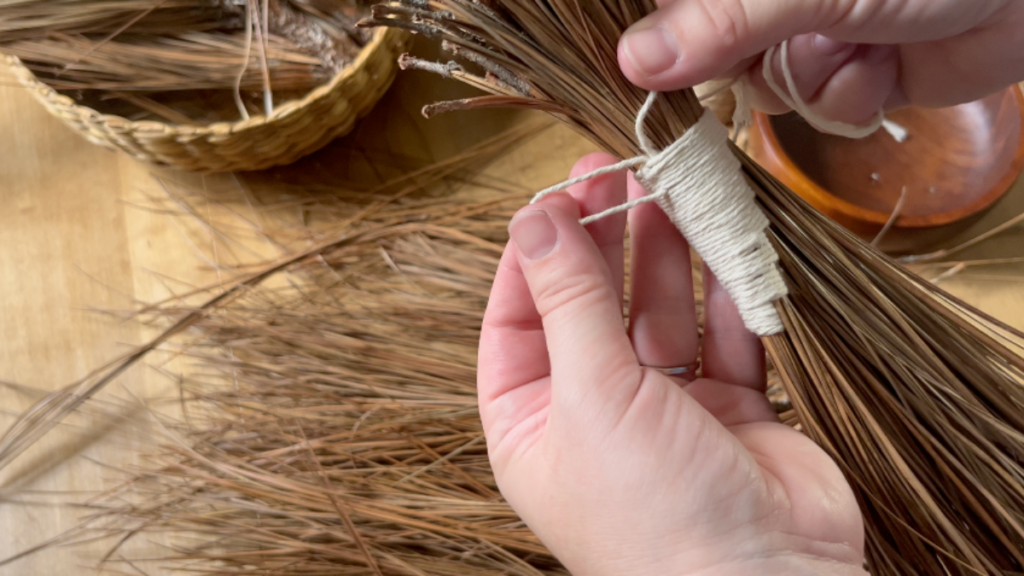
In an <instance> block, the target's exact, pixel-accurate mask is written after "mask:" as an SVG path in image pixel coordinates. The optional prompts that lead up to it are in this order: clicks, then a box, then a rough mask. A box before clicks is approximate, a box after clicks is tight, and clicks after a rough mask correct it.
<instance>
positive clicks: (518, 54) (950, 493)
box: [364, 0, 1024, 575]
mask: <svg viewBox="0 0 1024 576" xmlns="http://www.w3.org/2000/svg"><path fill="white" fill-rule="evenodd" d="M654 9H655V5H654V3H653V1H651V0H619V1H612V0H597V1H587V2H583V1H580V0H496V1H487V2H484V1H474V0H400V1H393V2H388V3H385V4H382V5H378V6H375V7H374V12H373V13H374V17H373V18H372V19H370V20H368V21H366V22H364V25H366V26H392V27H399V28H404V29H409V30H413V31H415V32H417V33H420V34H422V35H425V36H427V37H431V38H435V39H439V40H441V41H442V43H443V46H444V47H445V48H446V49H448V50H449V51H450V52H451V53H453V54H454V55H455V56H456V57H459V58H460V59H461V61H462V63H461V64H460V63H456V62H451V63H447V64H441V63H432V62H423V61H419V60H416V59H414V58H408V57H407V58H405V59H404V62H403V65H404V66H405V67H407V68H420V69H426V70H431V71H434V72H438V73H441V74H443V75H445V76H448V77H451V78H455V79H457V80H460V81H462V82H465V83H467V84H469V85H472V86H475V87H477V88H480V89H482V90H484V91H486V92H488V93H489V95H485V96H480V97H475V98H469V99H465V100H460V101H453V102H442V103H438V104H433V105H429V106H427V107H426V108H425V109H424V113H425V114H427V115H430V114H434V113H438V112H444V111H450V110H458V109H480V108H491V107H511V108H523V109H532V110H542V111H545V112H548V113H551V114H553V115H554V116H555V117H557V118H559V119H560V120H562V121H563V122H565V123H566V124H568V125H569V126H571V127H572V128H574V129H576V130H578V131H579V132H581V133H582V134H584V135H585V136H587V137H588V138H590V139H591V140H593V141H594V142H595V143H597V144H598V145H599V146H601V147H602V148H604V149H605V150H607V151H609V152H611V153H614V154H617V155H619V156H620V157H623V158H636V157H640V156H644V155H645V154H646V152H645V148H647V146H645V145H644V144H645V143H644V142H642V141H641V137H642V136H643V132H645V133H646V135H647V137H648V138H650V140H651V142H652V143H653V144H654V146H655V147H656V148H658V149H665V148H666V147H669V146H670V145H672V144H673V142H675V141H676V140H677V139H679V138H680V137H682V136H683V135H684V134H685V133H686V132H687V131H688V130H690V129H691V128H692V127H694V126H695V125H697V124H698V121H699V120H700V119H701V117H702V112H703V111H702V109H701V106H700V104H699V102H698V100H697V98H696V96H695V95H694V93H693V91H692V90H685V91H680V92H675V93H668V94H663V95H661V96H660V97H659V98H658V100H657V101H655V103H654V106H653V108H651V109H650V112H649V114H648V115H647V116H646V122H645V123H644V124H645V125H644V126H643V131H642V132H641V133H640V134H639V135H638V133H637V130H636V129H635V127H634V122H635V121H636V120H637V117H638V115H641V109H642V107H643V105H644V103H645V102H646V101H647V97H648V94H647V93H645V92H643V91H641V90H640V89H638V88H636V87H635V86H633V85H631V84H630V83H629V82H628V81H627V80H626V79H625V78H624V77H623V76H622V75H621V74H620V72H619V69H618V64H617V60H616V44H617V41H618V39H619V37H620V36H621V34H622V33H623V32H624V31H625V30H626V28H628V27H629V26H630V25H631V24H632V23H634V22H636V21H637V20H639V19H640V18H641V17H643V16H644V15H646V14H648V13H650V12H651V11H653V10H654ZM731 152H732V154H733V155H734V157H735V158H736V159H737V160H738V161H739V163H740V165H741V166H742V175H743V177H744V178H745V179H746V181H747V182H748V183H749V184H750V185H751V187H752V188H753V190H754V193H755V195H756V203H757V206H758V207H759V208H760V210H761V211H762V212H763V213H764V214H765V215H766V217H767V219H768V222H769V223H770V224H769V226H768V227H767V232H766V233H767V237H768V240H769V242H770V245H771V247H772V248H773V249H774V251H775V252H776V253H777V256H778V267H779V269H780V270H781V274H782V276H783V278H784V279H785V284H786V291H787V294H786V295H785V296H782V297H781V298H778V299H777V300H775V303H774V307H775V311H776V312H777V314H778V316H779V318H780V320H781V324H782V326H784V331H781V332H778V333H772V334H768V335H765V336H764V337H763V338H762V340H763V342H764V345H765V348H766V349H767V351H768V353H769V355H770V357H771V359H772V361H773V362H774V365H775V366H776V368H777V370H778V372H779V375H780V377H781V379H782V381H783V383H784V385H785V388H786V391H787V393H788V395H789V397H790V398H791V400H792V402H793V406H794V408H795V410H796V413H797V416H798V419H799V421H800V424H801V426H802V429H803V430H804V431H805V432H806V433H807V434H809V435H810V436H811V437H812V438H813V439H815V440H816V441H817V442H818V443H820V444H821V445H822V446H823V447H824V448H825V449H826V450H827V451H828V452H829V453H830V454H831V455H832V456H833V457H834V458H835V459H836V460H837V461H838V462H839V464H840V466H841V467H842V468H843V470H844V472H845V474H846V475H847V477H848V479H849V481H850V482H851V484H852V485H853V486H854V489H855V491H856V493H857V496H858V499H859V502H860V505H861V508H862V510H863V513H864V515H865V520H866V525H867V531H868V534H867V557H868V564H869V567H870V569H871V571H872V572H873V573H874V574H879V575H882V574H884V575H911V574H953V575H968V574H1013V573H1019V572H1021V571H1024V463H1022V460H1021V459H1022V456H1024V387H1022V379H1024V359H1022V357H1021V355H1020V353H1021V345H1020V343H1021V340H1020V339H1021V337H1022V334H1020V333H1018V332H1015V331H1013V330H1012V329H1010V328H1009V327H1007V326H1005V325H1004V324H1002V323H1000V322H998V321H997V320H995V319H993V318H991V317H988V316H986V315H984V314H983V313H981V312H980V311H978V310H975V309H973V308H972V307H970V306H969V305H967V304H965V303H964V302H961V301H959V300H957V299H955V298H954V297H952V296H950V295H949V294H946V293H945V292H943V291H942V290H940V289H938V288H936V287H935V286H933V285H930V284H929V283H927V282H925V281H924V280H922V279H920V278H918V277H916V276H915V275H913V274H911V273H910V272H908V271H907V270H905V269H904V268H902V267H901V266H899V265H898V264H897V263H896V262H894V261H893V260H891V259H890V258H888V257H886V256H885V255H883V254H881V253H880V252H878V251H877V250H875V249H873V248H871V247H870V246H868V245H867V244H865V243H864V242H863V241H861V240H859V239H858V238H856V237H854V236H853V235H852V234H850V233H848V232H847V231H846V230H844V229H843V228H841V227H840V226H838V225H837V224H835V223H833V222H832V221H830V220H828V219H827V218H825V217H824V216H822V215H821V214H819V213H817V212H816V211H814V210H813V209H812V208H811V207H809V206H808V205H807V204H806V203H804V202H803V201H802V200H801V199H799V198H798V197H797V196H796V195H795V194H794V193H793V192H791V191H790V190H788V189H786V188H785V187H784V186H782V185H781V184H780V183H779V182H778V181H777V180H776V179H774V178H773V177H772V176H771V175H770V174H768V173H767V172H766V171H764V170H763V169H762V168H760V167H759V166H757V165H756V164H755V163H754V162H752V161H751V160H750V159H749V158H748V157H747V156H746V155H745V154H743V153H742V151H740V150H739V149H738V148H736V147H735V146H732V147H731ZM698 250H699V248H698Z"/></svg>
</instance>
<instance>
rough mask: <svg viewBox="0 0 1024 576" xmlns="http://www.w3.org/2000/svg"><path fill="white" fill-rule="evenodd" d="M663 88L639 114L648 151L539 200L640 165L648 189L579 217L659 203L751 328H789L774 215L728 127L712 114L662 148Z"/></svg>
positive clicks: (597, 216)
mask: <svg viewBox="0 0 1024 576" xmlns="http://www.w3.org/2000/svg"><path fill="white" fill-rule="evenodd" d="M657 96H658V94H657V93H656V92H651V93H650V95H648V97H647V101H646V102H645V103H644V106H643V107H642V108H641V109H640V112H639V113H638V114H637V123H636V126H637V140H638V141H639V143H640V147H641V148H642V149H643V150H644V152H645V155H644V156H639V157H637V158H631V159H629V160H624V161H622V162H620V163H618V164H615V165H613V166H608V167H606V168H602V169H600V170H595V171H594V172H591V173H589V174H585V175H583V176H578V177H576V178H573V179H571V180H568V181H566V182H563V183H561V184H558V185H555V186H552V187H550V188H548V189H546V190H544V191H542V192H540V193H539V194H537V196H535V197H534V201H537V200H539V199H540V198H543V197H544V196H546V195H547V194H550V193H552V192H555V191H558V190H563V189H565V188H568V187H569V186H572V185H574V184H578V183H580V182H583V181H585V180H589V179H591V178H595V177H597V176H600V175H602V174H608V173H609V172H615V171H618V170H623V169H625V168H630V167H635V166H638V165H640V164H642V167H641V168H640V169H639V170H637V173H636V178H637V181H638V182H639V183H640V184H641V185H642V186H643V187H644V189H645V190H647V192H648V194H647V195H646V196H643V197H641V198H637V199H635V200H631V201H629V202H626V203H624V204H620V205H618V206H614V207H612V208H609V209H607V210H605V211H603V212H600V213H598V214H592V215H590V216H588V217H586V218H583V219H582V220H580V223H581V224H583V225H587V224H590V223H591V222H595V221H597V220H600V219H602V218H605V217H608V216H611V215H613V214H618V213H621V212H625V211H627V210H629V209H631V208H633V207H635V206H639V205H640V204H643V203H645V202H657V203H658V205H659V206H660V207H661V208H662V210H663V211H664V212H665V213H666V214H667V215H668V217H669V219H670V220H671V221H672V223H673V224H675V226H676V228H678V229H679V231H680V232H682V234H683V236H684V237H685V238H686V239H687V241H688V242H689V243H690V246H692V247H693V249H694V250H696V251H697V253H698V254H700V256H701V258H702V259H703V260H704V263H705V264H706V265H707V266H708V268H710V269H711V271H712V273H714V275H715V277H716V278H717V279H718V281H719V282H720V283H721V284H722V286H723V287H724V288H725V290H726V291H727V292H728V293H729V295H730V296H731V297H732V300H733V302H734V303H735V304H736V308H737V309H738V310H739V313H740V316H741V317H742V318H743V323H744V324H745V325H746V327H747V329H748V330H750V331H751V332H753V333H755V334H757V335H758V336H767V335H769V334H775V333H778V332H781V331H782V330H783V325H782V320H781V319H780V318H779V314H778V312H777V311H776V309H775V305H774V302H775V300H778V299H779V298H782V297H783V296H785V295H786V292H787V289H786V283H785V281H784V280H783V278H782V274H781V273H780V272H779V269H778V267H777V266H776V263H777V262H778V259H779V257H778V254H777V253H776V252H775V249H774V248H773V247H772V245H771V243H769V241H768V237H767V236H766V234H765V229H766V228H767V227H768V224H769V222H768V218H767V217H766V216H765V215H764V213H763V212H762V211H761V209H760V208H759V207H758V206H757V202H756V200H755V198H756V197H755V194H754V191H753V189H752V188H751V187H750V184H748V183H747V180H746V178H745V177H744V176H743V172H742V170H741V166H740V163H739V161H738V160H737V159H736V157H735V156H734V155H733V153H732V150H731V149H730V147H729V133H728V131H727V130H726V128H725V126H723V125H722V123H721V122H719V121H718V119H717V118H716V117H715V115H714V113H713V112H711V111H710V110H707V109H705V110H704V113H703V114H702V115H701V118H700V120H699V121H698V122H697V124H695V125H694V126H692V127H691V128H690V129H689V130H687V131H686V132H685V133H684V134H683V135H682V137H680V138H679V139H678V140H676V141H675V142H674V143H672V144H671V145H670V146H668V147H667V148H665V149H664V150H661V151H657V150H656V149H655V148H654V145H653V143H652V142H651V141H650V139H649V138H648V137H647V134H646V130H644V123H645V121H646V119H647V114H648V113H649V112H650V111H651V108H652V107H653V106H654V102H655V100H656V99H657Z"/></svg>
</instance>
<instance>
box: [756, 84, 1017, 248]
mask: <svg viewBox="0 0 1024 576" xmlns="http://www.w3.org/2000/svg"><path fill="white" fill-rule="evenodd" d="M889 119H890V120H892V121H893V122H896V123H897V124H899V125H900V126H902V127H903V128H905V129H906V130H907V133H908V136H907V138H906V139H905V140H904V141H903V142H898V141H897V140H896V139H895V138H893V137H892V136H891V135H890V134H889V133H887V132H886V131H884V130H879V131H878V132H876V133H875V134H873V135H871V136H869V137H867V138H864V139H860V140H853V139H849V138H843V137H839V136H832V135H828V134H823V133H821V132H818V131H817V130H815V129H814V128H813V127H811V126H810V125H809V124H807V122H805V121H804V120H803V119H801V118H800V117H799V116H796V115H793V114H788V115H783V116H774V117H770V116H767V115H764V114H756V115H755V118H754V125H753V126H752V127H751V130H750V152H751V155H752V156H753V157H754V159H755V160H757V161H758V162H759V163H760V164H761V165H762V166H764V167H765V168H766V169H768V170H769V171H770V172H771V173H772V174H773V175H775V177H777V178H779V179H780V180H781V181H782V182H783V183H785V184H786V185H787V186H789V187H790V188H791V189H792V190H793V191H794V192H796V193H798V194H799V195H800V196H802V197H803V198H804V199H805V200H807V201H808V202H810V203H811V204H812V205H814V206H815V207H816V208H818V209H819V210H821V211H822V212H824V213H825V214H827V215H829V216H830V217H832V218H833V219H835V220H836V221H838V222H840V223H841V224H843V225H844V226H846V227H847V228H850V229H851V230H853V231H854V232H857V233H861V234H864V235H870V234H872V233H874V232H877V231H878V230H879V229H881V227H882V226H883V225H884V224H885V223H886V222H887V221H888V220H889V218H890V217H891V215H892V213H893V210H894V208H895V207H896V203H897V201H898V200H899V198H900V194H901V190H902V189H903V187H904V186H905V187H906V188H907V197H906V200H905V201H904V204H903V206H902V208H901V209H900V211H899V214H898V218H897V219H896V221H895V222H894V226H893V228H894V229H899V228H902V229H923V228H934V227H939V226H946V225H950V224H953V223H956V222H959V221H961V220H964V219H966V218H969V217H971V216H974V215H976V214H979V213H980V212H982V211H984V210H985V209H986V208H989V207H990V206H992V204H993V203H995V202H996V201H997V200H998V199H999V198H1001V197H1002V196H1003V195H1004V194H1006V192H1007V191H1008V190H1009V189H1010V187H1011V185H1012V184H1013V183H1014V181H1015V180H1016V179H1017V176H1018V175H1019V174H1020V172H1021V169H1022V168H1024V95H1022V94H1021V90H1020V88H1019V87H1016V86H1014V87H1013V88H1011V89H1008V90H1005V91H1003V92H999V93H997V94H994V95H992V96H989V97H987V98H984V99H982V100H978V101H976V102H971V103H968V104H963V105H960V106H956V107H952V108H943V109H916V108H912V109H906V110H900V111H897V112H893V113H892V114H890V115H889Z"/></svg>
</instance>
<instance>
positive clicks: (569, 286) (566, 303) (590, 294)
mask: <svg viewBox="0 0 1024 576" xmlns="http://www.w3.org/2000/svg"><path fill="white" fill-rule="evenodd" d="M614 297H615V292H614V290H613V289H612V287H611V283H610V282H608V281H607V280H606V279H604V278H600V277H597V276H596V275H594V274H585V275H579V276H575V275H570V274H565V275H559V277H557V278H556V279H554V280H553V281H552V282H550V283H548V284H547V285H546V286H544V287H543V288H541V290H540V291H539V292H538V294H537V299H536V300H537V312H539V313H540V315H541V316H543V317H546V316H549V315H550V314H552V313H554V312H556V311H560V310H586V309H589V308H592V307H594V306H596V305H598V304H599V303H601V302H602V301H606V300H607V299H609V298H614Z"/></svg>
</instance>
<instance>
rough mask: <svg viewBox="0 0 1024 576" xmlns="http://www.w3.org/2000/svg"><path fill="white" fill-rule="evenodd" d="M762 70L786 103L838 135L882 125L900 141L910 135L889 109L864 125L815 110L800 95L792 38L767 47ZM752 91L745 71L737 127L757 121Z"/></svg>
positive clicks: (739, 84)
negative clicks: (777, 67)
mask: <svg viewBox="0 0 1024 576" xmlns="http://www.w3.org/2000/svg"><path fill="white" fill-rule="evenodd" d="M776 50H777V51H779V56H780V58H781V60H782V77H783V81H784V82H785V87H783V86H781V85H779V82H778V81H777V80H776V79H775V73H774V72H773V70H772V60H773V59H774V57H775V52H776ZM761 73H762V74H763V75H764V80H765V82H766V83H767V84H768V87H769V88H771V90H772V92H774V93H775V95H776V96H778V97H779V99H780V100H782V102H783V103H784V104H785V105H786V106H788V107H790V108H791V109H793V111H795V112H796V113H797V114H799V115H800V116H802V117H803V118H804V119H805V120H807V121H808V122H810V123H811V125H813V126H814V127H815V128H817V129H818V130H820V131H822V132H827V133H829V134H834V135H836V136H845V137H846V138H864V137H867V136H870V135H872V134H874V133H875V132H877V131H878V129H879V128H882V129H884V130H885V131H886V132H888V133H889V135H890V136H892V137H893V138H894V139H895V140H896V141H897V142H903V141H905V140H906V139H907V136H908V133H907V129H906V128H904V127H902V126H900V125H899V124H897V123H895V122H893V121H892V120H889V119H887V118H886V117H885V113H884V112H883V111H881V110H879V111H878V114H876V115H875V117H874V118H872V119H871V121H870V122H868V123H867V124H864V125H857V124H848V123H846V122H838V121H835V120H829V119H828V118H825V117H823V116H821V115H820V114H818V113H816V112H815V111H814V110H811V107H810V106H809V105H808V104H807V102H806V101H804V99H803V98H802V97H801V96H800V93H799V92H798V91H797V89H796V82H795V81H794V80H793V71H792V68H791V66H790V63H789V40H785V41H783V42H782V43H781V44H779V45H778V46H772V47H770V48H768V50H766V51H765V53H764V58H763V59H762V62H761ZM749 91H750V77H749V75H747V74H746V73H744V74H743V75H742V76H740V77H739V78H738V79H737V81H736V83H735V84H733V94H734V95H735V97H736V109H735V111H734V112H733V124H734V125H735V126H736V128H743V127H746V126H749V125H750V124H751V122H752V121H753V120H752V115H751V105H752V103H751V98H750V92H749Z"/></svg>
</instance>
